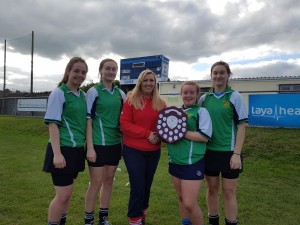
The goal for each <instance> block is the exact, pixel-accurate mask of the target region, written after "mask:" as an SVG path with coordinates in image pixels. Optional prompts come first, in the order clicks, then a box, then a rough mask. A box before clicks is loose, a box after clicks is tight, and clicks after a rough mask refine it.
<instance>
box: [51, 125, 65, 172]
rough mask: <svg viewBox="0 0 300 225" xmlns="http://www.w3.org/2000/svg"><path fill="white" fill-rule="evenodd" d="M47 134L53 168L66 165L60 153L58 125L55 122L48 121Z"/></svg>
mask: <svg viewBox="0 0 300 225" xmlns="http://www.w3.org/2000/svg"><path fill="white" fill-rule="evenodd" d="M48 127H49V136H50V141H51V146H52V150H53V155H54V157H53V165H54V167H55V168H59V169H60V168H64V167H66V161H65V158H64V156H63V155H62V154H61V150H60V135H59V129H58V125H57V124H56V123H49V125H48Z"/></svg>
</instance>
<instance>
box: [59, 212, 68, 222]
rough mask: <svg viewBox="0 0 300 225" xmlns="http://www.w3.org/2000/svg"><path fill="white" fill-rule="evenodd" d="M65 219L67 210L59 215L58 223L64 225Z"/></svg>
mask: <svg viewBox="0 0 300 225" xmlns="http://www.w3.org/2000/svg"><path fill="white" fill-rule="evenodd" d="M66 221H67V212H65V213H63V214H62V215H61V218H60V223H59V225H65V224H66Z"/></svg>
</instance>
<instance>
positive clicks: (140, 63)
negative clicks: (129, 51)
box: [132, 62, 145, 68]
mask: <svg viewBox="0 0 300 225" xmlns="http://www.w3.org/2000/svg"><path fill="white" fill-rule="evenodd" d="M142 67H145V62H138V63H133V64H132V68H142Z"/></svg>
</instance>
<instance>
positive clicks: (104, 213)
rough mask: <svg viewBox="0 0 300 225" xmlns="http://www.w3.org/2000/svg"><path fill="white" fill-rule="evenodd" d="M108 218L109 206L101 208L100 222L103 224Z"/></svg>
mask: <svg viewBox="0 0 300 225" xmlns="http://www.w3.org/2000/svg"><path fill="white" fill-rule="evenodd" d="M107 220H108V208H100V209H99V224H100V225H103V224H104V223H105V221H107Z"/></svg>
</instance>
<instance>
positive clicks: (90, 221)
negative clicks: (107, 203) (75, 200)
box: [84, 211, 94, 225]
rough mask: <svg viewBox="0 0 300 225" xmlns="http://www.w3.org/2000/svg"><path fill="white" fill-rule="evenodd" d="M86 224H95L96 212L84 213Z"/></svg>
mask: <svg viewBox="0 0 300 225" xmlns="http://www.w3.org/2000/svg"><path fill="white" fill-rule="evenodd" d="M84 224H85V225H93V224H94V211H93V212H90V213H89V212H84Z"/></svg>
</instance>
